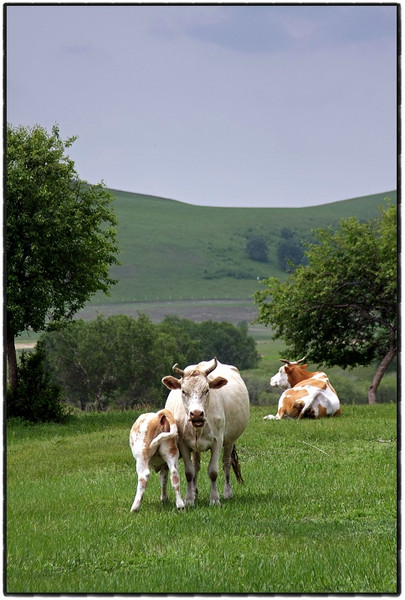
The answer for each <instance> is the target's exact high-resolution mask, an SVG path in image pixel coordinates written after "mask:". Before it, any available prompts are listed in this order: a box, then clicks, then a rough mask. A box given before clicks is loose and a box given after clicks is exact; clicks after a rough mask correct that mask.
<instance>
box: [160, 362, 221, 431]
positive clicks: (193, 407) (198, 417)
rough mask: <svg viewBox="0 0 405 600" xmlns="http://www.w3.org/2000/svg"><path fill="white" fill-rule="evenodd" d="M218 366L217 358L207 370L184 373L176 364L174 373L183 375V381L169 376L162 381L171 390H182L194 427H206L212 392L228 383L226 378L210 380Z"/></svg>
mask: <svg viewBox="0 0 405 600" xmlns="http://www.w3.org/2000/svg"><path fill="white" fill-rule="evenodd" d="M216 366H217V359H216V358H214V359H213V362H212V364H211V365H210V366H209V367H208V368H206V369H205V370H200V369H191V370H186V371H182V370H181V369H179V368H178V366H177V364H175V365H174V367H173V371H175V372H176V373H178V374H179V375H181V379H177V377H173V376H172V375H168V376H167V377H164V378H163V379H162V383H163V384H164V385H165V386H166V387H167V388H169V390H179V389H181V395H182V400H183V405H184V408H185V411H186V414H187V417H188V420H189V421H190V423H191V424H192V425H193V427H196V428H199V427H203V426H204V425H205V421H206V416H207V410H208V405H209V397H210V390H212V389H216V390H217V389H219V388H221V387H223V386H224V385H226V384H227V383H228V380H227V379H225V378H224V377H215V378H214V379H208V375H209V374H210V373H211V372H212V371H214V369H215V368H216Z"/></svg>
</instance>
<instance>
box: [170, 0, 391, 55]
mask: <svg viewBox="0 0 405 600" xmlns="http://www.w3.org/2000/svg"><path fill="white" fill-rule="evenodd" d="M195 10H196V13H195V17H196V18H195V19H194V20H193V19H191V16H192V14H190V18H189V20H188V22H183V24H182V23H178V24H177V25H178V29H177V31H178V32H179V31H181V29H182V30H183V33H185V34H187V35H189V36H190V37H191V38H193V39H196V40H199V41H203V42H205V43H211V44H215V45H217V46H222V47H225V48H229V49H232V50H236V51H239V52H254V53H280V52H284V51H291V50H294V51H295V50H298V49H300V48H301V49H310V48H317V49H319V48H322V47H325V48H326V47H328V48H330V47H331V46H332V45H337V44H338V45H339V44H346V43H350V42H352V43H358V42H359V41H360V42H364V41H378V40H382V39H384V38H392V37H393V36H395V33H396V7H395V6H391V7H390V6H385V7H384V6H330V5H318V6H314V5H312V6H306V5H302V6H277V5H276V6H264V5H251V6H249V5H243V6H222V7H219V8H217V11H216V13H215V15H216V18H215V19H212V18H211V19H200V18H199V15H197V10H198V9H195ZM161 31H163V29H162V30H161ZM166 31H169V30H168V29H167V30H166ZM174 31H175V28H172V33H173V32H174Z"/></svg>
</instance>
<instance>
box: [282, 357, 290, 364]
mask: <svg viewBox="0 0 405 600" xmlns="http://www.w3.org/2000/svg"><path fill="white" fill-rule="evenodd" d="M280 361H281V362H283V363H285V364H286V365H289V364H290V361H289V360H287V359H286V358H280Z"/></svg>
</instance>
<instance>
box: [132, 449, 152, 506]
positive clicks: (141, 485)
mask: <svg viewBox="0 0 405 600" xmlns="http://www.w3.org/2000/svg"><path fill="white" fill-rule="evenodd" d="M136 472H137V475H138V486H137V488H136V495H135V500H134V502H133V504H132V507H131V512H134V511H136V510H139V509H140V508H141V502H142V496H143V495H144V493H145V490H146V486H147V485H148V479H149V475H150V471H149V463H148V461H145V460H143V459H142V458H138V460H137V461H136Z"/></svg>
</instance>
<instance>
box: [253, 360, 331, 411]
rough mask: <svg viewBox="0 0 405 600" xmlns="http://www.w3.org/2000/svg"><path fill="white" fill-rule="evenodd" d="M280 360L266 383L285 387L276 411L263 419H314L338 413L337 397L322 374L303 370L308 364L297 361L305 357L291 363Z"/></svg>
mask: <svg viewBox="0 0 405 600" xmlns="http://www.w3.org/2000/svg"><path fill="white" fill-rule="evenodd" d="M280 360H281V362H283V363H286V364H285V365H284V366H283V367H280V369H279V371H278V373H276V375H274V376H273V377H272V378H271V379H270V385H272V386H275V387H281V388H284V389H285V388H287V389H286V391H285V392H284V393H283V394H282V395H281V397H280V400H279V402H278V411H277V414H276V415H275V416H274V415H267V416H266V417H263V418H264V419H282V418H283V417H290V418H291V419H303V418H311V419H317V418H319V417H331V416H337V415H340V413H341V408H340V402H339V398H338V397H337V394H336V392H335V390H334V389H333V387H332V385H331V383H330V381H329V379H328V377H327V376H326V374H325V373H323V372H322V371H316V372H314V373H310V372H309V371H307V370H306V368H307V366H308V365H307V364H305V365H301V364H300V363H302V362H303V361H304V360H305V357H304V358H301V359H300V360H297V361H295V362H290V361H288V360H285V359H284V358H282V359H280Z"/></svg>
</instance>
